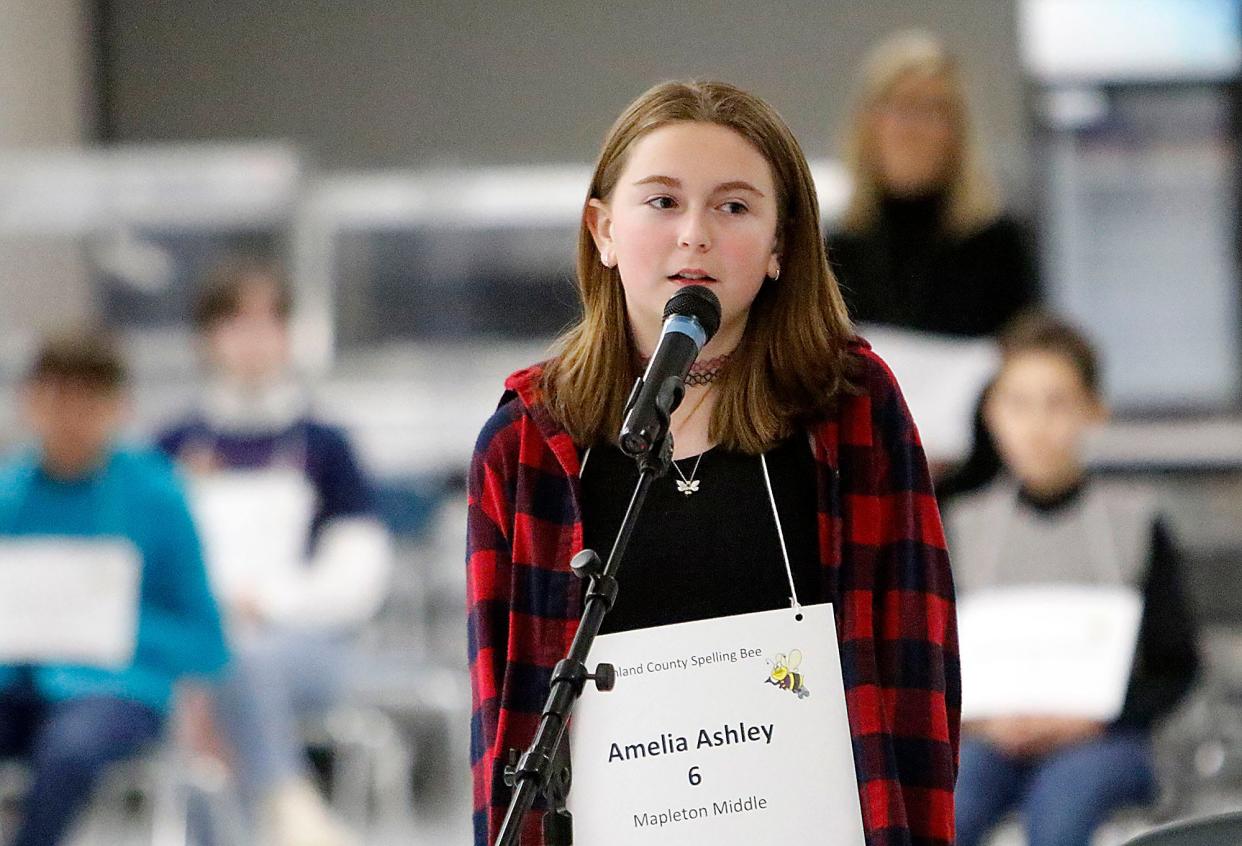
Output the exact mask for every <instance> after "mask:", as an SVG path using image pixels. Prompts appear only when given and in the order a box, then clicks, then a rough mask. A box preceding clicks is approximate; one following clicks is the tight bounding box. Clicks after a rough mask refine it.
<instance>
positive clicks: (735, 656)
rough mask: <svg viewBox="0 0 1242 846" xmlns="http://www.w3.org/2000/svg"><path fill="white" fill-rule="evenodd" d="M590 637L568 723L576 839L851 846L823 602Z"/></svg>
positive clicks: (848, 766)
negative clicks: (609, 684) (603, 680)
mask: <svg viewBox="0 0 1242 846" xmlns="http://www.w3.org/2000/svg"><path fill="white" fill-rule="evenodd" d="M801 613H802V617H803V619H802V620H801V621H797V620H795V618H794V612H793V611H791V610H780V611H766V612H762V613H757V614H745V615H741V616H736V617H725V618H720V619H716V620H703V621H700V622H695V623H683V624H677V625H671V626H660V627H657V628H652V629H642V630H638V631H632V632H621V633H616V634H610V635H604V636H601V637H600V638H599V639H598V640H597V641H596V643H595V646H594V648H593V650H592V653H591V658H590V666H591V667H592V668H593V667H594V666H595V664H596V663H597V662H600V661H607V662H609V663H611V664H613V665H615V667H616V669H617V683H616V688H615V689H614V690H612V691H611V692H609V693H600V692H598V691H596V690H595V689H594V688H593V687H589V688H588V689H587V690H586V691H585V692H584V693H583V695H582V698H581V700H579V702H578V705H577V707H576V709H575V716H574V720H573V723H572V725H571V727H570V737H571V751H572V755H573V773H574V779H573V788H572V790H571V792H570V798H569V809H570V811H571V812H572V813H573V815H574V839H575V841H576V842H579V843H589V844H591V846H620V844H680V845H681V846H685V844H696V843H709V844H712V846H730V844H747V846H753V844H757V843H784V842H790V843H798V842H815V843H832V844H840V846H862V844H863V842H864V839H863V826H862V813H861V810H860V806H859V796H858V783H857V780H856V778H855V775H854V757H853V753H852V751H851V750H852V747H851V741H850V729H849V721H848V718H847V715H846V709H845V690H844V685H843V683H842V678H841V661H840V655H839V653H838V651H837V639H836V627H835V624H834V622H833V615H832V606H831V605H815V606H806V607H803V608H802V609H801Z"/></svg>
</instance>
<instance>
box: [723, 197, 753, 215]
mask: <svg viewBox="0 0 1242 846" xmlns="http://www.w3.org/2000/svg"><path fill="white" fill-rule="evenodd" d="M720 207H721V208H722V209H724V210H725V211H726V212H728V213H729V214H746V212H748V211H750V209H749V208H747V206H746V204H745V203H743V202H742V201H741V200H729V202H727V203H724V204H722V205H721V206H720Z"/></svg>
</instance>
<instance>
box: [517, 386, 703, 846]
mask: <svg viewBox="0 0 1242 846" xmlns="http://www.w3.org/2000/svg"><path fill="white" fill-rule="evenodd" d="M642 384H643V380H642V378H641V377H640V378H639V380H638V382H637V383H635V385H634V390H633V391H632V392H631V393H630V399H629V401H628V402H627V403H626V411H627V412H628V411H629V407H630V406H632V405H633V403H634V401H635V400H636V399H637V398H638V394H639V391H640V390H641V388H642ZM684 394H685V386H684V384H683V381H682V380H681V379H679V378H677V377H676V376H670V377H669V378H668V379H667V380H665V383H664V384H663V385H661V386H660V391H659V393H658V394H657V396H656V407H657V409H658V411H659V417H660V419H661V424H662V426H661V430H662V431H663V436H662V437H661V438H660V439H659V440H658V441H656V442H655V443H653V444H652V445H651V448H650V449H647V450H645V451H643V452H641V453H639V454H636V455H634V454H632V453H631V454H632V455H633V458H634V460H635V461H637V462H638V470H639V473H638V484H637V485H636V486H635V488H634V494H633V496H632V497H631V498H630V504H629V506H628V507H627V508H626V511H625V518H624V519H623V520H622V521H621V528H620V530H619V531H618V532H617V539H616V541H615V542H614V543H613V545H612V551H611V552H610V553H609V554H608V563H607V564H604V563H602V562H601V561H600V558H599V555H598V554H597V553H596V552H595V551H594V550H590V549H584V550H582V551H581V552H579V553H578V554H577V555H575V556H574V558H573V561H571V562H570V566H571V567H572V568H573V571H574V574H575V575H576V576H577V577H578V578H580V579H590V584H589V586H588V588H587V594H586V601H585V605H584V607H583V609H582V620H581V622H580V623H579V625H578V631H577V633H576V634H575V635H574V640H573V643H572V644H571V645H570V647H569V654H568V655H567V656H566V657H565V658H563V659H561V660H560V661H558V662H557V664H556V668H555V669H554V670H553V671H552V683H551V689H550V690H549V691H548V698H547V700H546V701H545V703H544V706H543V714H542V717H541V718H540V721H539V728H538V730H537V731H536V732H535V737H534V739H533V740H532V741H531V744H530V746H529V747H527V749H526V752H525V753H524V754H523V755H522V757H521V758H520V759H517V750H516V749H511V750H509V764H508V765H507V766H506V767H505V784H506V785H508V786H509V787H510V788H513V793H512V795H511V796H510V798H509V809H508V811H507V812H506V813H505V819H504V822H503V823H502V824H501V827H500V833H499V834H498V835H497V837H496V846H517V844H518V843H519V842H520V838H521V836H522V821H523V820H524V819H525V818H526V814H527V812H528V811H530V809H531V808H532V807H533V806H534V804H535V797H536V795H537V794H539V793H542V794H543V795H544V798H545V800H546V804H547V809H546V810H545V811H544V814H543V837H544V842H545V843H546V844H547V846H571V844H572V843H573V842H574V835H573V816H572V815H571V814H570V813H569V811H568V810H567V809H566V807H565V801H566V799H567V798H568V796H569V788H570V785H571V783H572V781H573V775H572V769H571V766H570V760H569V746H568V744H567V743H566V742H565V727H566V725H567V724H568V723H569V716H570V713H571V712H572V711H573V707H574V703H576V702H577V701H578V697H579V696H581V695H582V689H583V688H584V687H585V686H586V683H587V682H588V681H593V682H595V687H596V689H597V690H599V691H601V692H607V691H609V690H612V688H613V686H614V685H615V684H616V678H617V674H616V668H615V667H613V666H612V665H611V664H600V665H598V666H597V667H596V668H595V672H594V673H589V672H587V667H586V659H587V656H588V655H589V654H590V652H591V645H592V644H593V643H594V642H595V637H596V635H598V634H599V629H600V626H601V625H602V624H603V622H604V617H605V616H606V615H607V614H608V612H609V611H610V610H611V609H612V606H613V605H614V604H615V603H616V601H617V590H618V588H617V570H618V569H619V568H620V566H621V559H622V557H624V555H625V549H626V547H627V546H628V545H629V542H630V535H631V534H633V531H634V526H635V525H636V524H637V522H638V514H639V512H640V511H641V510H642V506H643V502H644V501H645V500H646V498H647V491H648V490H649V489H650V488H651V483H652V482H653V481H655V480H656V479H658V478H660V477H661V476H663V475H665V474H666V473H668V469H669V465H670V464H672V461H673V436H672V434H671V433H670V432H669V420H670V419H671V418H672V416H673V411H674V410H675V409H676V408H677V406H678V405H680V404H681V399H682V396H683V395H684Z"/></svg>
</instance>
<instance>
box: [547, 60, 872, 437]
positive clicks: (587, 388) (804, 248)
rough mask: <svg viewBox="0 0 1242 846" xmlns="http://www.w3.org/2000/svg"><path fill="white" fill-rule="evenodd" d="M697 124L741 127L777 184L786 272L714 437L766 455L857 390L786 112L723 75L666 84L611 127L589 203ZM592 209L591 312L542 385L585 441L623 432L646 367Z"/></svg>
mask: <svg viewBox="0 0 1242 846" xmlns="http://www.w3.org/2000/svg"><path fill="white" fill-rule="evenodd" d="M687 121H692V122H702V123H712V124H717V125H720V126H725V127H728V128H729V129H732V130H733V131H734V132H737V133H738V134H739V135H741V136H742V137H743V138H745V139H746V140H747V141H749V142H750V143H751V144H752V145H754V147H755V148H756V149H757V150H758V151H759V152H760V153H761V154H762V155H763V157H764V158H765V159H766V160H767V162H768V164H769V166H770V167H771V168H772V175H773V178H774V180H775V182H776V193H777V209H778V212H777V236H778V250H779V253H780V259H781V260H780V265H781V273H780V279H779V280H772V279H768V280H767V281H765V282H764V284H763V287H762V288H761V289H760V291H759V294H758V296H756V298H755V301H754V303H753V304H752V305H751V308H750V315H749V318H748V320H747V324H746V330H745V332H744V334H743V336H742V340H741V342H740V343H739V345H738V347H737V349H736V350H735V351H734V353H733V357H732V358H731V359H730V361H729V364H728V366H727V368H726V370H725V372H724V374H722V376H721V381H720V382H719V396H718V399H717V402H716V407H715V411H714V412H713V414H712V419H711V422H710V424H709V434H710V436H711V438H712V439H713V440H714V441H716V442H717V443H719V444H721V445H722V446H724V447H725V448H727V449H733V450H739V451H742V452H747V453H752V454H753V453H759V452H763V451H764V450H766V449H768V448H770V447H771V446H772V445H773V444H774V443H775V442H776V441H778V440H780V439H782V438H784V437H787V436H788V435H790V434H791V433H792V431H793V430H794V428H795V427H796V426H797V425H799V424H804V423H809V422H811V421H813V420H815V419H819V418H822V417H823V416H825V415H826V414H827V413H828V412H829V411H830V410H831V409H832V407H833V405H834V403H835V401H836V400H837V398H838V397H839V396H840V394H841V393H842V392H843V391H846V390H849V372H848V371H849V353H848V351H847V344H848V342H849V339H850V338H851V337H852V336H853V329H852V326H851V324H850V320H849V316H848V314H847V313H846V308H845V303H844V301H843V300H842V299H841V292H840V291H839V290H838V288H837V282H836V279H835V278H834V277H833V275H832V271H830V270H829V269H828V262H827V259H826V257H825V251H824V244H823V241H822V238H821V234H820V226H819V205H818V202H817V200H816V196H815V185H814V183H813V182H812V179H811V173H810V169H809V168H808V167H807V163H806V157H805V156H804V155H803V153H802V149H801V148H800V147H799V146H798V142H797V140H795V138H794V136H793V133H792V132H790V130H789V127H788V126H786V125H785V122H784V120H782V119H781V117H780V116H779V115H778V114H777V113H776V111H775V110H774V109H772V107H771V106H769V105H768V104H767V103H765V102H764V101H763V100H761V99H759V98H758V97H756V96H754V95H752V94H748V93H746V92H745V91H742V90H740V89H738V88H735V87H734V86H732V85H728V84H726V83H722V82H666V83H663V84H661V85H657V86H655V87H654V88H652V89H651V90H649V91H647V92H646V93H645V94H643V95H642V96H641V97H639V98H638V99H637V100H635V101H634V102H633V103H632V104H631V105H630V107H629V108H628V109H626V110H625V112H624V113H623V114H622V115H621V117H620V118H618V119H617V122H616V123H615V124H613V127H612V129H611V130H610V131H609V133H608V137H607V139H606V140H605V142H604V147H603V150H602V151H601V153H600V156H599V161H598V162H597V163H596V165H595V174H594V176H593V177H592V179H591V187H590V190H589V191H588V193H587V203H589V202H590V200H592V199H599V200H603V201H607V200H608V199H609V198H610V197H611V195H612V192H613V189H614V188H615V187H616V184H617V180H618V178H619V177H620V175H621V171H622V170H623V169H624V167H625V160H626V154H627V153H628V152H629V150H630V148H631V147H632V146H633V145H634V144H635V142H637V141H638V140H639V139H640V138H642V137H643V136H645V135H646V134H647V133H649V132H651V131H653V130H655V129H658V128H659V127H662V126H665V125H667V124H670V123H677V122H687ZM583 210H584V214H583V222H582V225H581V227H580V228H579V231H578V262H577V271H578V289H579V294H580V296H581V298H582V307H583V315H582V319H581V320H580V321H579V322H578V323H577V324H576V325H574V326H573V327H571V328H570V329H569V330H568V331H567V332H566V333H565V334H564V335H563V336H562V337H561V339H560V340H559V342H558V344H557V354H556V355H555V356H554V358H553V359H552V360H551V361H550V362H549V363H548V364H547V366H546V368H545V369H544V373H543V380H542V387H543V390H544V393H545V395H546V398H547V402H548V406H549V408H550V410H551V413H552V415H553V416H554V417H555V418H556V419H557V421H558V422H559V423H560V424H561V425H562V426H564V427H565V429H566V430H567V431H568V432H569V434H570V435H571V436H572V437H573V439H574V441H575V442H576V443H578V444H582V445H590V444H596V443H601V442H605V441H612V440H615V438H616V436H617V432H618V430H619V428H620V426H621V417H622V414H623V412H624V406H625V400H626V398H627V397H628V395H629V392H630V389H631V388H632V387H633V384H634V380H635V379H637V378H638V377H639V376H640V375H641V371H640V365H639V357H638V353H637V350H636V348H635V345H634V342H633V338H632V336H631V333H630V330H629V325H628V321H627V317H626V308H625V294H624V292H623V290H622V287H621V276H620V274H619V273H618V271H617V270H616V268H607V267H604V266H603V264H602V263H601V262H600V255H599V251H598V250H597V248H596V246H595V241H594V239H593V238H592V237H591V232H590V230H589V228H588V227H587V225H586V214H585V210H586V205H585V204H584V207H583Z"/></svg>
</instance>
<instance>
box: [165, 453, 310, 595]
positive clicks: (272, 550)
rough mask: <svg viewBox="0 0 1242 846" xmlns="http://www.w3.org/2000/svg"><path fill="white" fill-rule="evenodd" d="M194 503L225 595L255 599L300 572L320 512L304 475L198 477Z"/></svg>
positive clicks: (216, 583)
mask: <svg viewBox="0 0 1242 846" xmlns="http://www.w3.org/2000/svg"><path fill="white" fill-rule="evenodd" d="M190 501H191V508H192V510H193V512H194V519H195V522H196V523H197V524H198V528H199V533H200V534H201V535H202V540H203V551H204V557H205V558H206V560H207V571H208V573H209V575H210V577H211V583H212V586H213V587H214V588H215V590H216V592H217V593H219V594H220V595H221V596H224V597H226V598H233V597H235V596H238V595H245V596H253V595H255V594H256V593H260V592H263V591H265V590H270V589H271V586H272V585H273V584H280V583H283V582H287V581H288V580H289V579H291V578H296V577H297V575H298V573H300V572H301V570H302V562H303V561H304V560H305V559H306V545H307V539H308V538H309V536H310V524H311V518H312V517H313V516H314V511H315V494H314V491H313V489H312V488H311V486H310V485H309V484H308V483H307V482H306V480H305V478H304V477H303V476H302V474H301V473H297V472H294V471H282V470H271V471H267V470H264V471H255V472H242V471H232V472H217V473H210V474H205V475H203V476H200V477H196V478H194V480H193V482H192V484H191V486H190Z"/></svg>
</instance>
